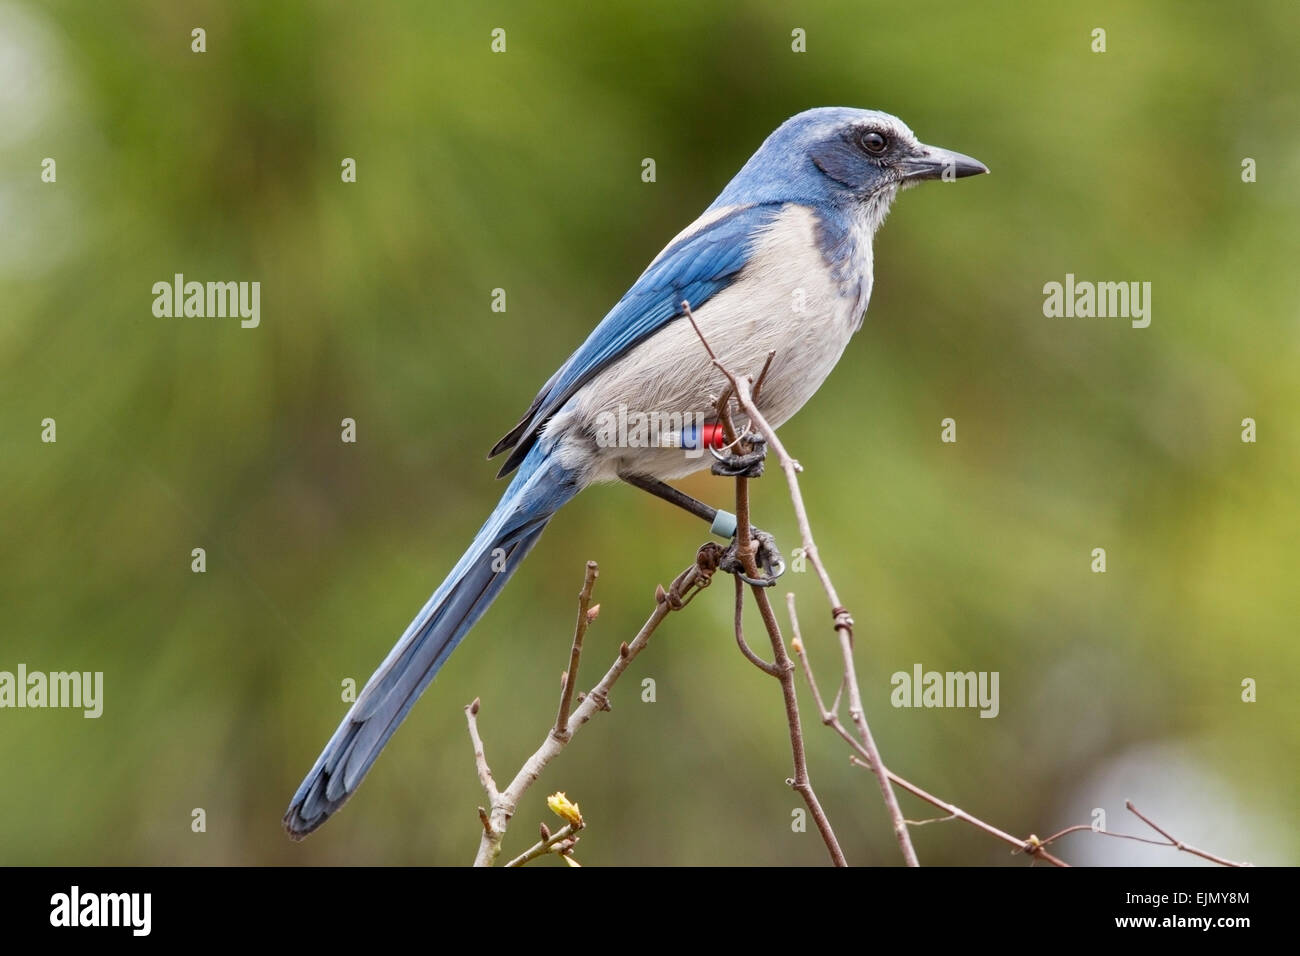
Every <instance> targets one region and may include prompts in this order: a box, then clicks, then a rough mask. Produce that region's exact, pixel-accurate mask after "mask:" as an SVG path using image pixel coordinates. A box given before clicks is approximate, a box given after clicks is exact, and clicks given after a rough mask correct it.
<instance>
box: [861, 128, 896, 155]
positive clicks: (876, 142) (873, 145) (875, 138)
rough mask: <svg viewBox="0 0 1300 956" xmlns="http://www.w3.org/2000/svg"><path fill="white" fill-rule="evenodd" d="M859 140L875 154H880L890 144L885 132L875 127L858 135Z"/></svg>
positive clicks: (863, 146) (866, 148)
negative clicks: (879, 131)
mask: <svg viewBox="0 0 1300 956" xmlns="http://www.w3.org/2000/svg"><path fill="white" fill-rule="evenodd" d="M858 142H860V143H861V144H862V148H863V149H865V150H866V151H867V152H868V153H871V154H872V155H873V156H879V155H880V154H881V153H883V152H884V151H885V148H886V147H887V146H888V145H889V140H887V139H885V137H884V134H882V133H877V132H876V131H875V130H874V129H869V130H866V131H865V132H863V133H862V134H861V135H860V136H859V137H858Z"/></svg>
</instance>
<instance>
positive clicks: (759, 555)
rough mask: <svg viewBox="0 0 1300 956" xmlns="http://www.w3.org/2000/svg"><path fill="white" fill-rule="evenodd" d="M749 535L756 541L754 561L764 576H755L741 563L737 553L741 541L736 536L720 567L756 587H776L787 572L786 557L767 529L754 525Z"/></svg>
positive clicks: (720, 562) (719, 563)
mask: <svg viewBox="0 0 1300 956" xmlns="http://www.w3.org/2000/svg"><path fill="white" fill-rule="evenodd" d="M749 535H750V537H751V538H752V539H753V542H754V563H755V564H757V565H758V567H759V570H761V571H762V572H763V577H760V578H753V577H750V576H749V575H748V574H746V573H745V566H744V564H742V563H741V560H740V557H739V555H737V554H736V548H737V545H738V543H739V542H738V541H737V539H736V538H732V539H731V546H730V547H729V548H727V550H726V551H724V552H723V554H722V558H721V560H720V561H719V562H718V567H719V568H720V569H721V570H723V571H726V572H727V573H728V574H734V575H735V576H736V577H738V578H740V580H742V581H744V582H745V583H746V584H751V585H753V586H754V587H757V588H770V587H775V586H776V580H777V578H779V577H780V576H781V575H783V574H785V559H784V558H783V557H781V552H780V551H779V550H777V547H776V539H775V538H773V537H772V536H771V535H770V534H768V533H767V532H766V531H761V530H759V529H758V528H754V527H751V528H750V529H749Z"/></svg>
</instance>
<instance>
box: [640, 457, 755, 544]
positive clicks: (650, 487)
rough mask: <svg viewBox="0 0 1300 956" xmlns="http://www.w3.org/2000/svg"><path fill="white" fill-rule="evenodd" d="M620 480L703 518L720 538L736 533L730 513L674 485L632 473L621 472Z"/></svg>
mask: <svg viewBox="0 0 1300 956" xmlns="http://www.w3.org/2000/svg"><path fill="white" fill-rule="evenodd" d="M619 478H621V479H623V480H624V481H626V482H627V483H628V484H629V485H633V486H634V487H637V488H640V489H641V490H642V491H648V492H650V494H652V495H654V496H655V497H656V498H662V499H663V500H664V501H667V502H669V503H670V504H674V505H676V506H677V507H679V508H681V509H682V510H683V511H689V512H690V513H691V514H693V515H695V517H697V518H703V519H704V520H705V521H707V522H709V525H710V528H709V530H710V531H712V532H713V533H714V534H716V535H717V536H718V537H720V538H730V537H732V536H733V535H735V533H736V516H735V515H733V514H732V513H731V512H730V511H721V510H719V509H717V508H713V507H710V506H709V505H706V504H705V503H704V502H703V501H700V500H699V499H697V498H692V497H691V496H690V495H688V494H687V493H686V492H684V491H678V490H677V489H676V488H674V487H673V486H672V485H670V484H668V483H667V482H663V481H660V480H659V479H658V478H650V477H649V476H647V475H638V474H634V473H632V472H620V473H619Z"/></svg>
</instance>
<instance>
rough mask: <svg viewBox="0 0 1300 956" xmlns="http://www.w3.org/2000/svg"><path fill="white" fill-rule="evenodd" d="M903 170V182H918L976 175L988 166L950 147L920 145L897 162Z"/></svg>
mask: <svg viewBox="0 0 1300 956" xmlns="http://www.w3.org/2000/svg"><path fill="white" fill-rule="evenodd" d="M898 168H899V169H901V170H902V171H903V180H904V182H920V181H921V180H924V179H944V180H948V179H961V178H962V177H964V176H978V175H979V174H980V173H987V172H988V171H989V168H988V167H987V166H985V165H984V164H983V163H981V162H980V161H979V160H978V159H972V158H971V157H970V156H964V155H962V154H961V153H954V152H953V151H952V150H950V149H941V148H940V147H938V146H922V147H921V148H920V150H919V152H917V153H915V154H914V155H912V156H909V157H907V158H906V159H904V160H902V161H901V162H899V163H898Z"/></svg>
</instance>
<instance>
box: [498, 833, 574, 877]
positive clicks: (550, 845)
mask: <svg viewBox="0 0 1300 956" xmlns="http://www.w3.org/2000/svg"><path fill="white" fill-rule="evenodd" d="M581 829H582V827H580V826H579V825H578V824H576V823H568V824H565V825H564V826H563V827H561V828H560V829H558V830H556V831H555V832H554V833H552V834H551V835H550V836H548V837H546V838H545V839H544V840H538V841H537V842H536V843H534V844H533V845H532V846H530V847H529V848H528V849H527V850H525V851H524V852H523V853H520V854H519V855H518V856H517V857H515V858H514V859H513V860H511V861H510V862H509V863H507V864H506V866H508V867H509V866H523V865H524V864H525V863H527V862H529V861H530V860H535V859H537V858H538V857H539V856H546V854H548V853H559V852H561V851H560V850H558V849H557V848H556V845H557V844H559V843H562V842H564V841H565V840H567V839H569V838H570V837H571V836H573V835H574V834H575V833H577V832H578V831H579V830H581ZM569 849H572V847H570V848H569ZM564 852H567V850H566V851H564Z"/></svg>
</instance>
